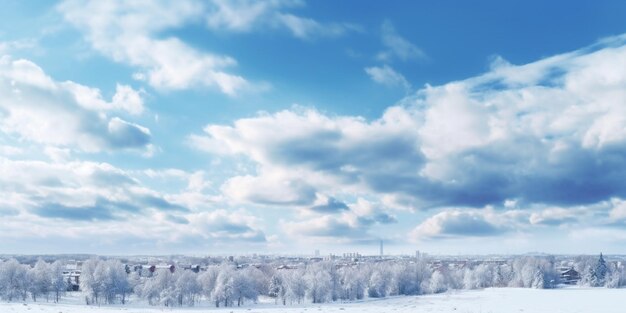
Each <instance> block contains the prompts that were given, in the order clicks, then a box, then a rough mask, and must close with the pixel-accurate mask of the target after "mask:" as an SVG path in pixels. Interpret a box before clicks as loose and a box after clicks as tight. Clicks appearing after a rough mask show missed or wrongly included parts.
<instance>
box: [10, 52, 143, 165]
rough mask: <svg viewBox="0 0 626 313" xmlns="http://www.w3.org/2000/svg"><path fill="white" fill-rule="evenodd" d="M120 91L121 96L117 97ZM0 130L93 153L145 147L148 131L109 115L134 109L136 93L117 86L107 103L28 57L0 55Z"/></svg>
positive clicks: (137, 104)
mask: <svg viewBox="0 0 626 313" xmlns="http://www.w3.org/2000/svg"><path fill="white" fill-rule="evenodd" d="M120 95H121V96H120ZM0 97H1V98H2V99H3V101H2V102H0V131H1V132H3V133H5V134H8V135H15V136H17V138H18V139H22V140H28V141H32V142H35V143H39V144H44V145H47V146H56V147H65V148H73V149H79V150H83V151H89V152H97V151H102V150H110V149H124V148H139V149H142V148H144V147H145V146H146V145H147V144H149V142H150V131H149V130H148V129H147V128H145V127H142V126H139V125H137V124H134V123H130V122H127V121H124V120H122V119H121V118H119V117H109V116H108V114H112V113H117V112H120V113H122V112H125V111H128V112H130V113H139V112H140V111H141V110H142V108H143V103H142V100H141V97H140V95H139V94H138V93H137V92H136V91H134V90H133V89H132V88H130V87H128V86H123V85H118V88H117V92H116V95H115V96H114V97H113V100H112V101H111V102H107V101H106V100H105V99H103V98H102V96H101V94H100V90H99V89H96V88H90V87H87V86H83V85H80V84H77V83H74V82H71V81H66V82H57V81H54V80H53V79H52V78H51V77H49V76H48V75H46V74H45V73H44V71H43V70H42V69H41V68H40V67H39V66H37V65H36V64H34V63H32V62H30V61H28V60H22V59H19V60H14V59H12V58H10V57H8V56H4V57H2V58H0Z"/></svg>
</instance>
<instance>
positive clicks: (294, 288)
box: [283, 269, 308, 304]
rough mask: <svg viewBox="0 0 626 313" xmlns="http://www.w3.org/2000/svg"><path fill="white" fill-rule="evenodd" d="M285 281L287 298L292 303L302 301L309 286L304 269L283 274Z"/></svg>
mask: <svg viewBox="0 0 626 313" xmlns="http://www.w3.org/2000/svg"><path fill="white" fill-rule="evenodd" d="M283 282H284V284H285V288H286V292H285V298H286V299H289V302H290V303H294V302H296V303H298V304H299V303H301V302H302V301H303V300H304V297H305V296H306V293H307V288H308V286H307V282H306V278H305V272H304V270H301V269H299V270H295V271H291V272H289V273H286V274H285V275H283ZM283 302H286V301H283Z"/></svg>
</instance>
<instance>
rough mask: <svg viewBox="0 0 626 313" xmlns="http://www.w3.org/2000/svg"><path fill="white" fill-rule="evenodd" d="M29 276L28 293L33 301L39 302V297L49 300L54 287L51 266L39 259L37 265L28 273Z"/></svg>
mask: <svg viewBox="0 0 626 313" xmlns="http://www.w3.org/2000/svg"><path fill="white" fill-rule="evenodd" d="M28 276H29V278H28V281H29V288H28V291H29V292H30V295H31V298H32V299H33V301H37V297H39V296H44V297H45V298H46V299H48V295H49V293H50V288H51V285H52V282H51V277H50V266H49V264H48V263H46V262H45V261H44V260H42V259H39V260H38V261H37V263H35V266H33V268H32V269H30V270H29V271H28Z"/></svg>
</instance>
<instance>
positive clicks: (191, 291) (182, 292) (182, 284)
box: [176, 271, 202, 306]
mask: <svg viewBox="0 0 626 313" xmlns="http://www.w3.org/2000/svg"><path fill="white" fill-rule="evenodd" d="M197 276H198V275H197V274H196V273H194V272H192V271H184V272H183V273H182V274H181V275H179V276H178V278H177V279H176V294H177V301H178V305H180V306H182V305H183V304H186V305H188V306H193V305H194V304H195V302H196V298H197V297H198V295H199V294H200V293H201V292H202V287H201V286H200V283H199V282H198V279H197Z"/></svg>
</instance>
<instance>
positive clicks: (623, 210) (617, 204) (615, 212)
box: [609, 198, 626, 221]
mask: <svg viewBox="0 0 626 313" xmlns="http://www.w3.org/2000/svg"><path fill="white" fill-rule="evenodd" d="M611 205H612V209H611V212H610V213H609V214H610V217H611V219H612V220H613V221H621V220H624V219H626V201H624V200H622V199H619V198H615V199H611Z"/></svg>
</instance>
